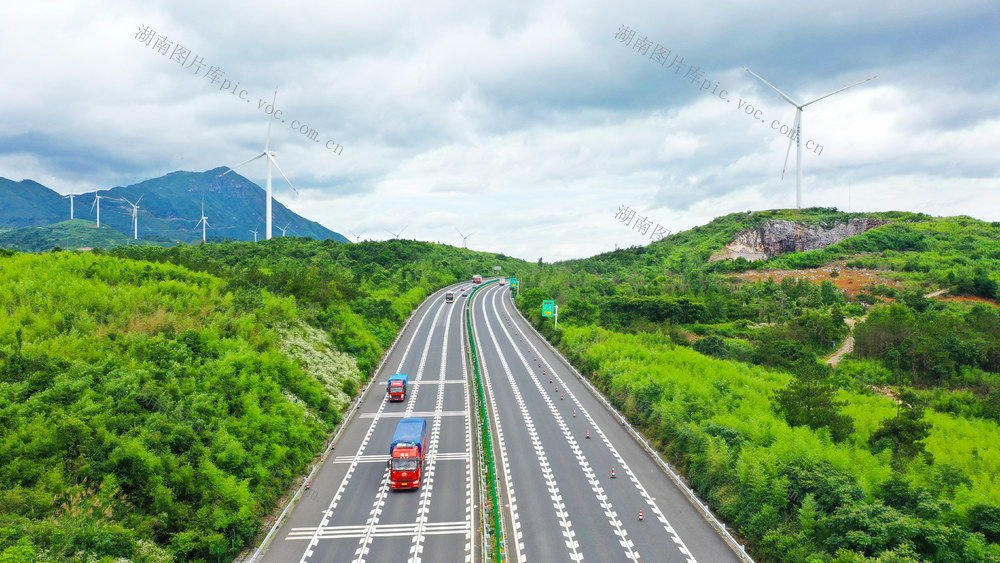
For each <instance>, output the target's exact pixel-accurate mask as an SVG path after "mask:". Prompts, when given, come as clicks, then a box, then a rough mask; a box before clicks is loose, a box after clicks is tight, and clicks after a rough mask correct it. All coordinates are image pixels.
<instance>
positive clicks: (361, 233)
mask: <svg viewBox="0 0 1000 563" xmlns="http://www.w3.org/2000/svg"><path fill="white" fill-rule="evenodd" d="M347 232H349V233H351V234H352V235H354V242H361V235H363V234H365V232H364V231H361V232H360V233H355V232H354V231H347Z"/></svg>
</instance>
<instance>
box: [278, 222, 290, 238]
mask: <svg viewBox="0 0 1000 563" xmlns="http://www.w3.org/2000/svg"><path fill="white" fill-rule="evenodd" d="M288 225H291V223H285V226H284V227H278V230H279V231H281V236H285V231H287V230H288Z"/></svg>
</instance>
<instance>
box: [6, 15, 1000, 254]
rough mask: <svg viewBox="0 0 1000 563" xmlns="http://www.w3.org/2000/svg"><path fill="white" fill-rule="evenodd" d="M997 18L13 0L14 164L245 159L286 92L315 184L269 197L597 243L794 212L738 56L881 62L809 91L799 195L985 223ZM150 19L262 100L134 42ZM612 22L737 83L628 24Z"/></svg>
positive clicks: (138, 168) (142, 164) (778, 110)
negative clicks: (666, 56)
mask: <svg viewBox="0 0 1000 563" xmlns="http://www.w3.org/2000/svg"><path fill="white" fill-rule="evenodd" d="M998 19H1000V18H998V16H997V14H996V10H995V7H994V6H993V3H992V2H987V1H985V0H982V1H973V0H969V1H965V2H961V3H959V4H954V3H953V4H949V5H947V6H946V5H943V4H940V3H937V2H930V1H929V0H923V1H920V2H916V3H912V2H911V3H905V4H904V3H901V2H895V1H894V2H889V3H882V4H879V5H877V6H876V5H872V4H871V3H870V2H862V1H860V0H851V1H849V2H844V3H840V4H838V5H837V6H827V5H818V4H817V5H811V4H803V3H794V2H790V1H788V0H768V1H766V2H764V3H759V2H758V3H753V4H748V3H746V2H743V1H736V0H731V1H727V2H719V1H716V2H713V3H712V4H711V5H702V4H687V5H683V6H679V5H676V4H672V5H671V4H664V3H662V2H652V1H642V2H638V3H631V4H628V5H621V4H617V5H616V4H602V3H583V4H580V3H570V2H567V1H566V0H544V1H543V2H526V1H524V2H507V3H502V4H495V5H480V4H475V3H471V4H470V3H467V2H457V1H455V0H431V1H430V2H425V3H421V4H418V5H416V4H412V3H407V2H401V1H395V0H390V1H389V2H387V3H379V4H358V3H354V4H330V3H326V2H319V1H317V0H308V1H302V0H292V1H290V2H286V3H285V4H282V5H278V6H276V5H274V4H273V3H266V2H262V1H259V0H255V1H252V2H242V3H238V4H236V3H233V4H231V5H218V4H213V3H206V2H202V1H199V2H194V1H181V2H158V3H153V4H149V5H144V6H129V5H121V4H117V3H114V2H110V1H109V0H95V1H93V2H88V3H87V5H86V6H84V5H80V4H76V3H71V2H56V1H52V2H47V3H42V4H38V3H36V4H19V5H17V6H16V7H12V8H9V9H8V10H7V12H6V13H5V18H4V22H3V23H2V24H0V31H2V33H0V57H3V60H4V61H5V65H4V71H5V78H6V82H7V83H8V84H16V85H17V87H14V88H5V89H3V90H2V91H0V103H2V104H3V107H4V108H5V112H4V116H3V118H0V176H4V177H7V178H11V179H15V180H20V179H22V178H31V179H34V180H36V181H39V182H41V183H43V184H45V185H48V186H50V187H52V188H54V189H56V190H58V191H61V192H63V193H68V192H69V191H73V190H75V191H83V190H87V189H95V188H97V187H101V188H105V187H111V186H114V185H125V184H131V183H135V182H138V181H141V180H144V179H147V178H150V177H154V176H159V175H162V174H165V173H167V172H171V171H173V170H178V169H181V170H205V169H210V168H214V167H216V166H222V165H230V166H231V165H234V164H236V163H239V162H242V161H243V160H245V159H246V158H248V157H250V156H253V154H254V152H255V151H259V150H261V148H262V146H263V143H264V136H265V133H266V129H267V124H268V122H267V118H268V116H267V115H266V114H265V113H264V112H263V111H262V110H260V109H258V107H257V105H258V101H259V100H265V101H269V100H270V98H271V95H272V94H273V90H274V87H275V85H276V84H277V85H278V86H279V92H278V107H279V108H280V109H281V110H282V112H283V114H282V118H283V119H284V120H285V122H284V123H281V122H280V120H279V121H276V122H275V123H274V124H273V128H272V131H271V146H272V148H273V149H274V150H276V151H277V152H278V160H279V162H280V163H281V166H282V169H283V170H284V171H285V172H286V173H287V174H288V175H289V177H290V178H291V179H292V181H293V182H294V183H295V185H296V187H297V188H298V189H299V192H300V194H301V195H299V196H294V195H293V194H292V193H291V191H290V190H288V189H287V187H286V186H285V185H284V184H283V183H282V182H277V183H276V184H275V189H276V194H277V196H278V197H279V198H281V199H282V201H283V203H285V204H286V205H287V206H288V207H289V208H291V209H292V210H294V211H296V212H297V213H300V214H302V215H304V216H306V217H307V218H309V219H313V220H317V221H319V222H321V223H323V224H324V225H326V226H328V227H330V228H332V229H334V230H337V231H339V232H342V233H344V234H345V235H349V233H350V231H354V232H361V231H365V232H366V233H368V234H367V235H365V236H364V237H363V238H367V237H368V236H369V235H370V236H372V237H373V238H388V237H389V236H390V235H388V234H387V233H386V230H394V231H398V229H400V228H402V227H403V226H406V227H407V228H406V231H405V232H404V234H403V236H404V237H407V236H409V237H416V238H423V239H426V240H440V241H441V242H447V243H450V244H455V245H460V244H461V237H460V236H459V235H458V234H457V233H456V232H455V229H456V228H459V229H461V230H462V231H463V232H474V233H475V234H474V235H473V236H471V237H470V238H469V246H470V247H471V248H476V249H480V250H492V251H497V252H504V253H506V254H510V255H514V256H518V257H522V258H526V259H530V260H534V259H537V257H538V256H544V257H545V258H546V259H547V260H549V259H562V258H569V257H579V256H586V255H590V254H593V253H596V252H601V251H606V250H611V249H613V248H614V246H615V244H616V243H617V244H619V245H620V246H629V245H631V244H643V243H645V242H646V240H648V237H647V239H644V238H643V237H642V236H641V235H639V234H638V233H636V232H634V231H630V230H629V229H628V228H626V227H624V226H623V225H621V224H620V223H619V222H617V221H615V220H614V213H615V211H616V210H617V209H618V207H619V206H620V205H629V206H631V207H633V208H635V209H637V210H639V211H640V212H642V213H645V214H647V215H648V216H649V217H650V218H651V219H655V220H656V221H657V222H658V223H661V224H663V225H664V226H666V227H668V228H670V229H671V230H674V231H676V230H678V229H683V228H690V227H692V226H695V225H697V224H703V223H705V222H707V221H709V220H711V219H712V218H714V217H715V216H717V215H720V214H723V213H728V212H733V211H746V210H748V209H768V208H775V207H789V206H791V205H792V204H793V202H794V192H795V183H794V170H795V167H794V158H795V155H794V151H793V154H792V155H791V157H790V162H789V167H788V173H786V179H785V180H784V181H782V180H781V179H780V178H779V176H780V174H781V166H782V162H783V160H784V158H785V151H786V149H787V146H788V142H787V139H786V138H785V137H783V136H782V135H781V134H780V132H777V131H775V130H772V128H771V126H770V124H771V123H772V121H773V120H778V122H779V123H780V124H785V125H790V124H791V122H792V119H793V116H794V111H793V109H792V108H791V107H790V106H789V105H788V104H787V103H785V102H784V101H783V100H781V99H780V98H779V97H778V96H777V95H776V94H774V93H773V92H771V91H770V90H769V89H767V88H766V87H765V86H764V85H762V84H760V83H759V82H758V81H756V80H755V79H754V78H753V77H751V76H749V75H748V74H747V73H746V72H744V71H743V70H742V69H741V66H742V65H747V66H750V67H751V68H754V70H755V71H756V72H759V73H760V74H761V75H762V76H765V77H766V78H767V79H768V80H769V81H771V82H772V83H773V84H775V85H776V86H778V87H779V88H781V89H782V90H783V91H785V92H786V93H788V94H789V95H792V96H793V97H796V99H802V100H808V99H811V97H815V96H818V95H822V94H824V93H826V92H829V91H831V90H833V89H836V88H839V87H841V86H843V85H845V84H849V83H851V82H852V81H856V80H860V79H862V78H864V77H866V76H869V75H871V74H876V73H877V74H879V75H880V77H879V78H878V79H877V80H876V81H874V82H872V83H869V84H865V85H862V86H858V87H856V88H854V89H851V90H848V91H846V92H843V93H841V94H838V95H836V96H833V97H831V98H829V99H825V100H822V101H820V102H818V103H817V104H815V105H812V106H809V107H807V108H806V110H805V113H804V137H805V138H806V139H810V140H815V141H817V142H819V143H820V144H822V145H823V149H822V154H815V153H812V152H809V151H804V154H803V157H804V159H803V160H804V162H803V170H804V173H805V176H804V179H803V185H804V202H805V203H806V204H807V205H823V206H831V205H836V206H839V207H841V208H846V207H847V199H848V198H847V195H846V194H847V189H848V187H847V186H850V188H849V189H850V191H851V197H850V200H851V206H852V208H854V209H871V210H875V209H889V208H895V209H910V210H915V211H925V212H929V213H934V214H959V213H964V214H969V215H972V216H975V217H981V218H984V219H991V220H994V219H996V218H995V217H988V216H987V215H989V214H990V213H994V212H993V211H991V210H993V209H998V208H1000V207H998V206H996V205H995V201H994V199H993V196H991V195H990V194H992V193H996V189H995V188H996V187H997V186H996V180H995V178H996V177H997V165H996V158H995V156H994V155H993V151H994V150H995V149H994V147H995V146H996V145H997V142H998V141H1000V126H998V122H1000V95H998V94H997V91H998V90H997V89H996V85H997V82H998V81H1000V78H998V77H997V76H987V75H984V70H983V69H984V68H987V67H989V68H993V67H995V66H996V65H995V63H996V62H997V59H996V53H997V52H998V51H1000V49H998V47H1000V45H998V40H997V38H996V34H995V28H996V25H995V24H996V23H1000V22H998ZM141 24H144V25H148V26H151V27H153V28H154V29H156V30H157V31H159V32H160V33H162V34H164V35H167V36H168V37H169V38H170V40H171V41H173V42H179V43H181V44H183V45H185V46H187V47H189V48H190V49H191V50H192V53H193V55H195V56H200V57H202V58H203V60H204V62H205V63H206V64H208V65H216V66H219V67H221V68H222V69H223V70H224V71H225V73H226V74H225V77H226V79H229V80H231V82H232V83H235V82H237V81H238V82H239V83H240V84H241V86H240V89H241V90H243V89H245V90H246V91H247V100H249V102H248V101H247V100H240V99H239V97H238V95H237V96H234V95H233V94H232V93H230V92H226V91H219V88H218V85H216V86H212V85H211V84H210V82H209V81H208V80H206V79H205V78H203V77H201V76H195V75H194V74H193V72H192V70H191V69H190V68H185V67H183V66H181V65H178V64H177V63H176V62H172V61H171V60H170V59H169V58H167V57H165V56H163V55H160V54H158V53H157V52H156V51H154V50H153V49H152V48H150V47H148V46H145V45H143V44H141V43H139V42H138V41H137V40H136V39H135V38H134V35H135V33H136V31H137V29H138V28H139V26H140V25H141ZM622 24H625V25H629V26H633V27H634V28H635V29H636V30H638V31H639V33H640V34H642V35H646V36H648V38H649V39H650V40H651V41H654V42H659V43H661V44H663V45H665V46H667V47H668V48H670V49H672V50H673V51H672V52H673V54H674V55H678V56H682V57H684V59H685V62H686V63H687V64H694V65H698V66H699V67H701V70H702V71H703V72H704V77H705V78H706V79H710V80H712V81H713V84H714V83H715V82H717V83H718V84H719V86H718V88H717V90H721V89H726V90H727V91H728V100H729V101H726V100H723V99H720V98H719V97H718V96H717V95H712V94H710V93H705V92H700V91H699V85H700V83H695V84H692V83H691V80H690V79H688V80H684V78H683V73H682V75H674V74H671V73H669V72H668V71H666V70H665V69H664V68H663V67H661V66H660V65H658V64H656V63H655V62H653V61H651V60H649V57H648V56H645V57H644V56H642V55H639V54H638V53H637V51H635V50H633V49H630V48H629V47H627V46H624V45H623V44H622V43H621V42H619V41H617V40H615V39H614V34H615V32H616V31H617V30H618V28H619V26H620V25H622ZM991 62H992V63H993V64H992V66H991V65H990V64H989V63H991ZM986 74H988V73H986ZM747 103H749V104H752V105H753V106H754V109H755V110H759V112H760V113H759V114H758V115H759V116H760V119H756V118H753V117H750V116H748V115H747V114H746V113H745V112H743V111H742V107H740V106H741V105H742V106H743V107H745V104H747ZM265 105H266V103H265ZM293 120H297V122H298V123H304V124H306V125H307V126H308V127H307V129H308V128H311V129H313V130H315V132H316V139H318V140H319V141H320V142H319V143H316V142H315V141H314V140H313V139H309V138H308V137H307V136H304V135H302V134H300V133H299V132H298V131H296V130H295V129H293V128H292V127H291V125H292V121H293ZM762 120H763V122H762ZM327 140H332V141H333V142H336V143H339V144H341V145H342V147H343V148H342V150H343V152H342V154H340V155H335V154H331V153H330V152H329V151H327V150H325V149H324V148H323V144H324V143H325V142H326V141H327ZM258 168H259V170H258ZM258 168H249V167H248V169H247V171H246V172H245V174H244V175H246V176H247V177H248V178H250V179H252V180H254V181H257V182H263V167H262V166H261V167H258ZM991 204H993V205H991Z"/></svg>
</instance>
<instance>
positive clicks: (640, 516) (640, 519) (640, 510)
mask: <svg viewBox="0 0 1000 563" xmlns="http://www.w3.org/2000/svg"><path fill="white" fill-rule="evenodd" d="M639 521H640V522H641V521H642V509H641V508H640V509H639Z"/></svg>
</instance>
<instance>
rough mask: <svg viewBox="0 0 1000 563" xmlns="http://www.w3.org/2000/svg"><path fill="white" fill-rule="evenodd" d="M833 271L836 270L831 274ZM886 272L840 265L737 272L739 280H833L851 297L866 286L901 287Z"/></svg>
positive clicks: (818, 281)
mask: <svg viewBox="0 0 1000 563" xmlns="http://www.w3.org/2000/svg"><path fill="white" fill-rule="evenodd" d="M833 272H837V274H836V275H834V276H832V275H831V274H832V273H833ZM885 273H886V272H882V271H879V270H854V269H848V268H843V267H841V266H824V267H822V268H814V269H808V270H767V271H754V272H743V273H742V274H737V277H739V278H740V279H741V280H746V281H757V280H766V279H767V278H769V277H773V278H774V281H775V282H780V281H781V280H783V279H785V278H795V279H799V278H806V279H808V280H809V281H811V282H816V283H820V282H822V281H824V280H827V281H830V282H833V284H834V285H835V286H837V288H838V289H842V290H844V291H845V292H846V293H847V294H848V295H850V296H851V297H854V296H856V295H857V294H859V293H861V292H862V291H863V290H864V289H865V288H867V287H873V286H876V285H880V284H885V285H887V286H889V287H897V288H898V287H902V286H901V284H900V283H899V282H897V281H893V280H890V279H888V278H885V277H882V276H883V274H885Z"/></svg>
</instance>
